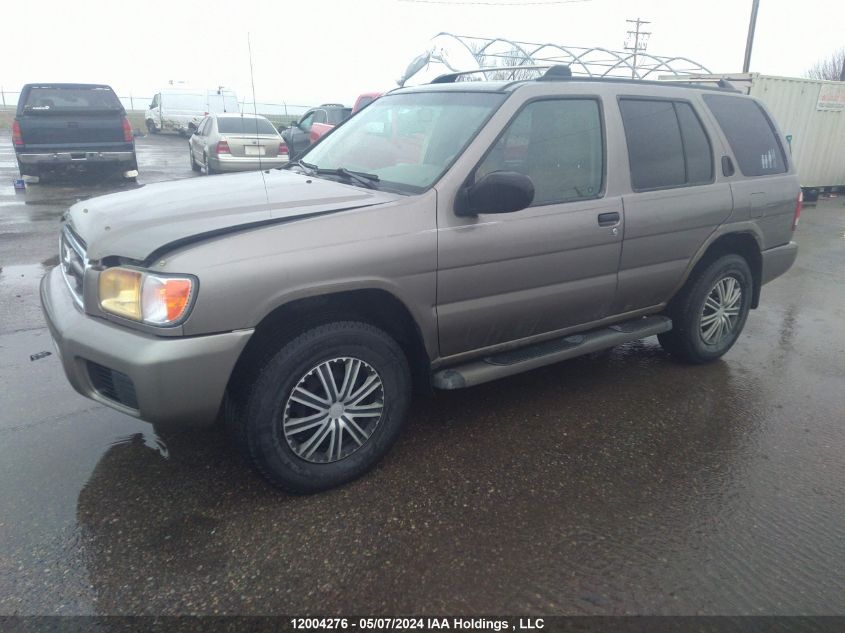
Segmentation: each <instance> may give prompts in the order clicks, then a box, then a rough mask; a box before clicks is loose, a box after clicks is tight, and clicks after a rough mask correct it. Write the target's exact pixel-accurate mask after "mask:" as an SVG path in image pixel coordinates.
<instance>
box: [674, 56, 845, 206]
mask: <svg viewBox="0 0 845 633" xmlns="http://www.w3.org/2000/svg"><path fill="white" fill-rule="evenodd" d="M661 79H662V80H665V81H696V82H699V81H700V82H716V81H718V80H720V79H723V80H725V81H727V82H728V83H729V84H730V85H732V86H733V87H734V88H736V89H737V90H740V91H742V92H744V93H745V94H749V95H751V96H752V97H757V98H758V99H760V101H762V102H763V103H764V104H765V106H766V108H768V110H769V112H771V114H772V116H773V117H774V118H775V120H776V121H777V124H778V127H780V129H781V131H782V132H783V134H784V136H785V137H786V141H787V146H788V147H787V151H789V152H790V153H791V155H792V158H793V160H794V161H795V165H796V167H797V168H798V174H799V176H800V178H801V186H802V187H803V188H804V189H805V190H806V192H807V193H808V194H810V195H809V197H812V196H814V195H815V194H816V193H817V190H818V189H821V188H825V187H839V188H840V191H842V190H845V82H842V81H822V80H816V79H804V78H800V77H775V76H772V75H761V74H760V73H733V74H723V75H689V76H685V77H683V78H682V77H677V76H672V77H661Z"/></svg>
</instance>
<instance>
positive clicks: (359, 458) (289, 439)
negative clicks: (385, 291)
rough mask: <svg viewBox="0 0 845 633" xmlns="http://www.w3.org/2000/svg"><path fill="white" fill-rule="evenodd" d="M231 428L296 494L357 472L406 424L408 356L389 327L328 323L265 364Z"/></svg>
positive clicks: (261, 467) (258, 462)
mask: <svg viewBox="0 0 845 633" xmlns="http://www.w3.org/2000/svg"><path fill="white" fill-rule="evenodd" d="M244 391H245V392H246V393H244V394H241V396H240V398H239V397H238V396H235V397H234V400H235V401H239V402H240V404H239V405H236V406H231V407H227V409H228V410H227V415H228V416H230V417H231V418H233V419H229V420H228V423H229V425H230V427H233V430H235V432H236V433H237V434H238V435H239V440H240V443H241V445H242V446H243V448H244V449H245V450H246V452H247V455H248V457H249V459H250V461H251V462H252V464H253V465H254V466H255V468H256V469H257V470H258V471H259V472H260V473H261V474H262V475H264V477H266V478H267V479H268V480H269V481H270V482H271V483H273V484H275V485H277V486H279V487H280V488H283V489H285V490H288V491H290V492H294V493H300V494H301V493H310V492H317V491H319V490H325V489H327V488H332V487H334V486H338V485H340V484H343V483H346V482H348V481H351V480H353V479H355V478H356V477H359V476H360V475H362V474H363V473H364V472H366V471H367V470H369V469H370V468H371V467H372V466H373V465H374V464H375V463H376V462H378V461H379V460H380V459H381V458H382V456H383V455H384V454H385V453H386V452H387V451H388V449H389V448H390V447H391V445H392V444H393V442H394V441H395V440H396V438H397V437H398V435H399V432H400V431H401V430H402V427H403V425H404V423H405V417H406V413H407V409H408V404H409V401H410V397H411V379H410V370H409V368H408V362H407V359H406V358H405V355H404V354H403V352H402V349H401V348H400V347H399V345H398V344H397V343H396V342H395V341H394V340H393V339H392V338H391V337H390V336H388V335H387V334H386V333H385V332H383V331H381V330H379V329H377V328H375V327H373V326H371V325H368V324H366V323H358V322H352V321H344V322H336V323H329V324H327V325H322V326H320V327H316V328H314V329H312V330H309V331H307V332H305V333H303V334H301V335H300V336H299V337H297V338H296V339H294V340H292V341H291V342H289V343H287V344H286V345H285V346H284V347H283V348H282V349H281V350H279V352H277V353H276V354H275V356H273V357H272V358H271V359H270V361H269V362H268V363H267V364H266V365H265V366H264V368H263V369H262V370H261V371H260V373H259V375H258V378H257V380H256V381H255V383H254V384H253V385H251V386H250V387H248V388H246V389H245V390H244Z"/></svg>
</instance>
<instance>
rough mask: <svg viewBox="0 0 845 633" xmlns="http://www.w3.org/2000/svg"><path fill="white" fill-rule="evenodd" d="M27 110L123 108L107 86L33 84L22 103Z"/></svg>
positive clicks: (53, 110)
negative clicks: (71, 86)
mask: <svg viewBox="0 0 845 633" xmlns="http://www.w3.org/2000/svg"><path fill="white" fill-rule="evenodd" d="M24 110H25V111H27V112H56V111H80V110H118V111H119V110H123V106H122V105H121V104H120V101H119V100H118V98H117V96H116V95H115V94H114V92H112V89H111V88H107V87H98V86H91V87H76V88H70V87H67V88H65V87H59V86H33V87H32V88H30V90H29V94H28V95H27V98H26V103H24Z"/></svg>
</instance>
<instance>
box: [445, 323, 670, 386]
mask: <svg viewBox="0 0 845 633" xmlns="http://www.w3.org/2000/svg"><path fill="white" fill-rule="evenodd" d="M671 329H672V320H671V319H669V318H668V317H665V316H648V317H642V318H639V319H631V320H630V321H623V322H621V323H616V324H614V325H609V326H607V327H602V328H598V329H595V330H590V331H588V332H582V333H580V334H572V335H570V336H563V337H561V338H556V339H552V340H550V341H543V342H542V343H535V344H534V345H529V346H527V347H520V348H518V349H513V350H508V351H506V352H501V353H499V354H494V355H492V356H487V357H485V358H482V359H480V360H474V361H471V362H469V363H466V364H465V365H457V366H455V367H450V368H448V369H441V370H440V371H438V372H436V373H435V374H434V376H433V378H432V383H433V384H434V386H435V387H436V388H438V389H462V388H464V387H472V386H473V385H480V384H481V383H483V382H489V381H491V380H497V379H499V378H504V377H505V376H512V375H514V374H519V373H522V372H524V371H528V370H530V369H536V368H537V367H543V366H544V365H551V364H552V363H556V362H558V361H562V360H566V359H568V358H575V357H576V356H582V355H584V354H590V353H592V352H597V351H599V350H602V349H607V348H608V347H615V346H616V345H621V344H622V343H627V342H629V341H636V340H638V339H641V338H645V337H647V336H652V335H653V334H660V333H661V332H668V331H669V330H671Z"/></svg>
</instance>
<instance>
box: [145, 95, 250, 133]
mask: <svg viewBox="0 0 845 633" xmlns="http://www.w3.org/2000/svg"><path fill="white" fill-rule="evenodd" d="M227 112H240V106H239V104H238V97H237V96H236V95H235V92H234V91H233V90H231V89H229V88H223V87H220V88H215V89H205V88H173V87H170V88H166V89H164V90H161V91H159V92H157V93H156V94H155V96H154V97H153V100H152V102H151V103H150V107H149V108H148V109H147V113H146V115H145V116H144V119H145V121H146V125H147V130H148V131H149V132H150V134H158V133H159V132H178V133H179V134H182V135H184V136H190V135H191V134H193V133H194V131H196V129H197V127H199V123H200V121H202V119H203V117H205V116H207V115H209V114H223V113H227Z"/></svg>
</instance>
